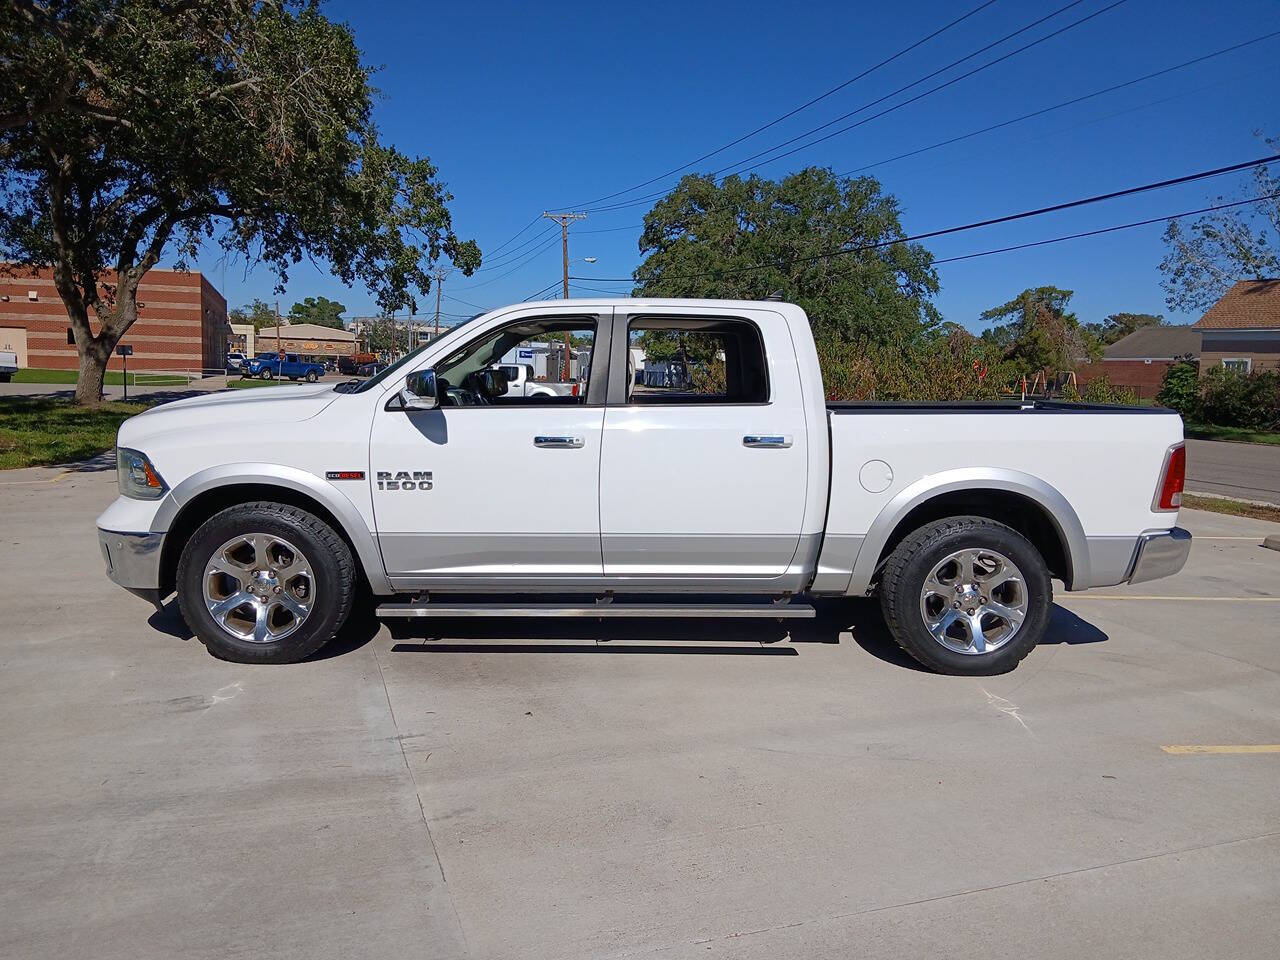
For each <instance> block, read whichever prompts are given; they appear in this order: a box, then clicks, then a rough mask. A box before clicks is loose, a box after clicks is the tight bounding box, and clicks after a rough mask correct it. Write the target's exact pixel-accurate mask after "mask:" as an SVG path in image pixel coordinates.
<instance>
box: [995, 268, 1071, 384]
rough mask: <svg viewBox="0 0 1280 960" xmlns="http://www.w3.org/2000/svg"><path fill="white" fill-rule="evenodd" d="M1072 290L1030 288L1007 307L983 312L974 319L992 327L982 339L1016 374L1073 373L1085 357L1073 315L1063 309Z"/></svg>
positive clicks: (1004, 305) (1006, 304)
mask: <svg viewBox="0 0 1280 960" xmlns="http://www.w3.org/2000/svg"><path fill="white" fill-rule="evenodd" d="M1073 295H1074V291H1072V290H1062V289H1060V288H1058V287H1052V286H1050V287H1031V288H1029V289H1027V290H1023V291H1022V292H1021V293H1020V294H1018V295H1017V296H1016V297H1014V298H1013V299H1012V300H1010V301H1008V302H1007V303H1002V304H1000V306H998V307H992V308H991V309H990V310H986V311H984V312H983V313H982V314H981V315H980V316H979V318H978V319H980V320H983V321H986V322H988V323H992V324H994V325H993V326H991V327H989V328H988V329H986V330H984V331H983V333H982V338H983V339H984V340H986V341H987V342H988V343H989V344H992V345H994V346H995V347H997V348H998V349H999V350H1000V351H1001V354H1002V355H1003V357H1004V359H1006V360H1008V361H1010V362H1011V363H1012V364H1013V365H1014V369H1015V370H1016V372H1018V373H1020V374H1034V373H1039V372H1044V373H1045V374H1047V375H1049V376H1053V375H1055V374H1057V373H1060V372H1062V371H1064V370H1073V369H1075V366H1076V363H1077V362H1078V361H1079V360H1081V359H1082V358H1083V357H1084V356H1086V355H1087V353H1088V352H1089V351H1088V346H1087V345H1086V343H1085V339H1084V337H1083V336H1082V335H1081V330H1080V323H1079V321H1078V320H1077V319H1076V315H1075V314H1074V313H1071V312H1070V311H1069V310H1068V309H1067V307H1068V305H1069V304H1070V302H1071V297H1072V296H1073Z"/></svg>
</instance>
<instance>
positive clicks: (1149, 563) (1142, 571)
mask: <svg viewBox="0 0 1280 960" xmlns="http://www.w3.org/2000/svg"><path fill="white" fill-rule="evenodd" d="M1190 554H1191V534H1190V533H1189V532H1188V531H1186V530H1183V529H1182V528H1181V527H1174V528H1173V529H1172V530H1166V531H1164V532H1163V533H1152V534H1148V535H1146V536H1144V537H1143V538H1142V539H1141V541H1140V542H1139V544H1138V554H1137V558H1136V559H1135V560H1134V562H1133V574H1132V576H1130V577H1129V582H1130V583H1146V582H1147V581H1148V580H1159V579H1160V578H1161V577H1171V576H1173V575H1174V574H1175V573H1177V572H1178V571H1179V570H1181V569H1182V568H1183V567H1184V566H1186V563H1187V557H1188V556H1189V555H1190Z"/></svg>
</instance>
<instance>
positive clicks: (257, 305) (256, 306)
mask: <svg viewBox="0 0 1280 960" xmlns="http://www.w3.org/2000/svg"><path fill="white" fill-rule="evenodd" d="M227 322H228V323H252V324H253V329H254V330H261V329H262V328H263V327H274V326H275V325H276V311H275V308H274V307H272V306H271V304H269V303H264V302H263V301H261V300H258V299H255V300H254V301H253V303H251V304H249V305H248V306H245V307H236V308H235V309H234V310H228V311H227Z"/></svg>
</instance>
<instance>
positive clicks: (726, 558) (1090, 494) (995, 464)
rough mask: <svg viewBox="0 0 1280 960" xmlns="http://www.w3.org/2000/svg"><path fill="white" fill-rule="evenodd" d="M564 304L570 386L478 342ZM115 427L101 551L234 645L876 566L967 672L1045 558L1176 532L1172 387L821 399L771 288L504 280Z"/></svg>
mask: <svg viewBox="0 0 1280 960" xmlns="http://www.w3.org/2000/svg"><path fill="white" fill-rule="evenodd" d="M565 333H570V334H572V335H574V336H576V337H578V338H579V342H587V343H590V344H592V347H591V352H592V356H591V359H590V368H589V369H590V374H589V378H588V381H587V383H586V385H585V390H582V391H580V395H579V396H554V397H548V396H509V395H507V393H506V387H507V383H506V380H507V378H506V376H505V374H504V373H503V372H502V371H501V370H500V369H495V365H496V364H497V363H498V362H499V360H500V358H501V357H503V356H504V355H505V354H507V352H508V351H510V350H511V349H513V348H515V347H517V346H519V345H521V344H523V343H529V342H539V341H543V340H546V339H547V338H548V337H549V336H554V337H557V338H558V337H561V336H563V335H564V334H565ZM638 349H644V350H645V352H646V355H647V356H650V357H652V356H655V355H659V354H661V355H664V356H675V357H678V358H680V363H679V366H678V367H676V368H673V369H675V373H674V374H673V375H672V376H671V377H669V378H663V382H664V383H666V382H667V381H668V380H669V381H670V383H669V384H668V385H666V386H648V385H645V384H643V383H638V382H637V381H638V380H639V379H640V378H638V377H636V375H635V373H634V372H633V371H634V367H633V363H632V361H631V357H632V356H634V355H635V351H636V350H638ZM246 422H249V423H252V424H254V429H253V430H252V431H246V430H245V429H244V424H245V423H246ZM117 457H118V474H119V487H120V496H119V498H118V499H117V500H116V501H115V502H114V503H113V504H112V505H111V506H110V507H108V508H107V510H106V512H104V513H103V514H102V515H101V516H100V517H99V518H98V527H99V532H98V536H99V540H100V543H101V547H102V551H103V555H104V557H105V560H106V564H107V571H108V574H109V576H110V577H111V578H112V579H113V580H115V581H116V582H117V583H119V584H120V585H122V586H124V587H126V588H128V589H129V590H131V591H133V592H134V593H136V594H139V595H141V596H143V597H146V598H147V599H149V600H151V601H152V602H154V603H156V604H157V605H159V604H160V603H161V602H162V601H163V600H164V599H165V598H166V597H167V596H168V595H169V594H170V593H173V592H175V591H176V593H177V598H178V603H179V605H180V608H181V611H182V614H183V616H184V617H185V618H186V620H187V623H188V624H189V625H190V627H191V629H192V630H193V631H194V632H195V634H196V635H197V636H198V637H199V638H200V639H201V640H202V641H203V642H204V644H205V645H206V646H207V647H208V649H209V650H210V652H212V653H213V654H215V655H217V656H219V657H223V658H225V659H228V660H235V661H240V662H264V661H277V662H278V661H293V660H298V659H301V658H303V657H306V656H308V655H309V654H311V653H313V652H314V651H316V650H317V649H318V648H319V647H320V646H322V645H323V644H324V643H325V642H327V641H328V640H329V639H330V638H331V637H333V636H334V635H335V634H336V633H337V632H338V631H339V630H341V629H342V626H343V623H344V621H345V620H346V618H347V615H348V612H349V611H350V609H351V607H352V603H353V600H354V598H355V597H356V596H357V593H361V592H364V593H367V594H369V595H372V597H374V598H375V602H376V603H378V604H379V605H378V607H377V611H378V614H379V616H381V617H382V618H384V619H386V620H388V621H390V623H391V624H392V626H393V629H399V630H404V629H405V624H406V623H408V624H411V625H412V624H414V623H415V621H416V618H423V617H459V616H511V617H535V616H554V617H563V616H586V617H591V618H607V617H645V616H659V617H717V618H733V617H768V618H779V619H786V618H798V617H811V616H813V615H814V609H815V608H814V606H813V603H812V600H813V599H814V598H820V597H862V596H869V595H878V596H879V598H880V603H881V606H882V609H883V611H884V616H885V619H886V622H887V624H888V627H889V629H890V631H891V632H892V634H893V636H894V637H895V639H896V640H897V642H898V643H899V644H901V645H902V647H903V648H904V649H905V650H906V651H907V652H908V653H910V654H911V655H912V656H913V657H915V658H916V659H917V660H918V661H919V662H921V663H922V664H925V665H927V666H928V667H930V668H932V669H935V670H938V671H942V672H947V673H954V674H973V675H983V674H991V673H997V672H1001V671H1006V670H1009V669H1012V668H1013V667H1014V666H1016V665H1017V663H1018V662H1019V661H1020V660H1021V659H1022V658H1023V657H1024V656H1026V654H1027V653H1028V652H1029V651H1030V650H1031V649H1032V648H1033V647H1034V646H1035V645H1036V643H1037V641H1039V640H1040V639H1041V637H1042V636H1043V635H1044V633H1045V629H1046V627H1047V625H1048V621H1049V613H1050V603H1051V600H1052V587H1051V578H1054V579H1057V580H1060V581H1061V582H1062V583H1063V585H1064V586H1065V588H1066V589H1067V590H1085V589H1088V588H1090V587H1099V586H1108V585H1112V584H1120V583H1126V582H1128V583H1139V582H1142V581H1146V580H1151V579H1154V578H1156V577H1163V576H1168V575H1169V574H1172V573H1175V572H1177V571H1178V570H1179V569H1180V568H1181V567H1182V565H1183V563H1184V562H1185V561H1186V558H1187V554H1188V552H1189V550H1190V535H1189V534H1188V533H1187V532H1186V531H1184V530H1182V529H1179V528H1178V527H1177V526H1176V525H1175V524H1176V521H1177V517H1178V507H1179V501H1180V498H1181V491H1182V483H1183V475H1184V469H1185V467H1184V452H1183V444H1182V422H1181V420H1180V419H1179V418H1178V416H1177V414H1175V413H1173V412H1171V411H1168V410H1162V409H1149V408H1127V407H1111V406H1086V405H1079V404H1066V403H1048V402H1040V403H1036V402H1023V403H1019V402H1013V403H1008V404H994V405H991V404H988V405H983V404H955V405H946V406H931V405H918V404H892V403H870V404H857V403H826V402H825V401H824V391H823V385H822V376H821V373H820V370H819V366H818V355H817V352H816V350H815V347H814V342H813V337H812V334H811V331H810V328H809V322H808V319H807V318H806V316H805V314H804V312H803V311H802V310H801V309H800V308H799V307H796V306H793V305H790V304H783V303H773V302H760V303H757V302H736V301H711V300H600V301H591V300H580V301H570V302H565V301H555V302H549V303H533V304H519V305H516V306H513V307H508V308H505V309H501V310H496V311H493V312H491V313H488V314H484V315H481V316H479V317H476V318H474V319H473V320H471V321H468V322H467V323H466V324H464V325H462V326H459V327H457V328H455V329H454V330H452V331H451V332H450V333H448V334H446V335H445V336H442V337H440V338H439V339H438V340H435V341H433V342H432V343H430V344H427V345H426V346H424V347H422V348H420V349H419V350H417V351H415V352H413V353H411V354H409V355H408V356H406V357H405V358H403V359H402V360H401V361H400V362H398V363H396V364H395V365H393V366H392V367H389V368H388V369H386V370H384V371H382V372H381V373H379V374H378V375H377V376H375V377H372V378H371V379H369V380H365V381H363V382H359V383H356V382H347V383H342V384H339V385H337V386H333V387H329V386H325V387H303V388H300V389H299V390H291V391H289V392H288V393H287V394H286V395H284V396H280V395H277V394H276V393H275V391H263V392H258V391H251V392H250V395H248V396H246V395H244V394H243V393H242V392H237V393H226V394H216V395H212V396H205V397H199V398H191V399H186V400H180V401H177V402H175V403H169V404H165V405H163V406H159V407H155V408H153V409H151V410H149V411H147V412H146V413H143V414H141V415H139V416H136V417H134V418H132V419H130V420H128V421H126V422H125V423H124V424H123V426H121V428H120V433H119V438H118V448H117ZM673 596H674V597H675V598H677V599H676V600H675V601H673V600H672V597H673Z"/></svg>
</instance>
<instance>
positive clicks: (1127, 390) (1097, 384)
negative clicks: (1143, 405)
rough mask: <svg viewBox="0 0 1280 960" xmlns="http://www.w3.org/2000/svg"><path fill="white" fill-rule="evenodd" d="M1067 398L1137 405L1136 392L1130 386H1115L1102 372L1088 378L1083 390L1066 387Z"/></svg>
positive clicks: (1127, 405)
mask: <svg viewBox="0 0 1280 960" xmlns="http://www.w3.org/2000/svg"><path fill="white" fill-rule="evenodd" d="M1066 397H1067V399H1068V400H1083V401H1084V402H1085V403H1109V404H1118V405H1121V406H1126V407H1136V406H1138V394H1137V393H1136V392H1134V390H1133V388H1131V387H1120V386H1116V385H1115V384H1114V383H1112V382H1111V380H1110V379H1109V378H1108V377H1107V375H1106V374H1105V373H1104V374H1103V375H1102V376H1100V377H1097V378H1095V379H1093V380H1090V381H1089V382H1088V383H1086V384H1085V385H1084V389H1083V390H1076V389H1073V388H1068V389H1067V391H1066Z"/></svg>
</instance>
